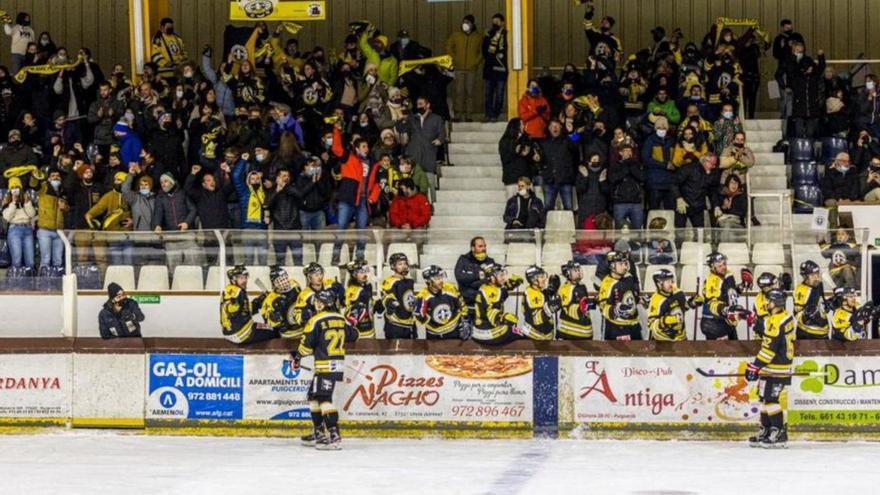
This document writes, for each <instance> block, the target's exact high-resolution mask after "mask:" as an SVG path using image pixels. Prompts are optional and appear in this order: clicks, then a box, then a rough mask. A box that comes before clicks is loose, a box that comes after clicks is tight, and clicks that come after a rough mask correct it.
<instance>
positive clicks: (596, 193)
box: [575, 153, 609, 225]
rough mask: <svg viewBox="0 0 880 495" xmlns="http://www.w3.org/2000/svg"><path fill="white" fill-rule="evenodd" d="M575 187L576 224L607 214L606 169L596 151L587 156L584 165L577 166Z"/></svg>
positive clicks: (607, 188)
mask: <svg viewBox="0 0 880 495" xmlns="http://www.w3.org/2000/svg"><path fill="white" fill-rule="evenodd" d="M575 188H576V189H577V195H578V222H577V224H578V225H583V223H584V220H585V219H587V218H591V217H595V216H596V215H599V214H602V213H604V214H606V215H607V214H608V190H609V186H608V169H607V168H606V167H605V165H604V164H603V163H602V157H601V155H599V154H598V153H591V154H590V155H589V156H588V157H587V163H586V165H581V166H579V167H578V174H577V179H576V182H575Z"/></svg>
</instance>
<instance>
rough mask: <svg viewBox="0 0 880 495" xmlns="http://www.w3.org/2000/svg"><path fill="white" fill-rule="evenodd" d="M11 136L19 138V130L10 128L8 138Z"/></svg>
mask: <svg viewBox="0 0 880 495" xmlns="http://www.w3.org/2000/svg"><path fill="white" fill-rule="evenodd" d="M12 136H18V137H19V138H21V131H19V130H18V129H12V130H11V131H9V135H8V138H9V139H12Z"/></svg>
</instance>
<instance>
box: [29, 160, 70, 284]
mask: <svg viewBox="0 0 880 495" xmlns="http://www.w3.org/2000/svg"><path fill="white" fill-rule="evenodd" d="M66 196H67V193H66V191H65V190H64V189H63V188H62V183H61V171H60V170H58V169H57V168H50V169H49V170H48V171H47V172H46V180H45V181H44V182H43V183H42V184H41V185H40V189H39V190H38V192H37V242H39V243H40V276H41V277H42V276H45V275H49V274H52V275H60V272H61V270H62V267H63V266H64V243H63V242H62V241H61V236H59V235H58V231H60V230H62V229H63V228H64V224H65V215H66V214H67V212H68V210H69V206H68V203H67V199H66Z"/></svg>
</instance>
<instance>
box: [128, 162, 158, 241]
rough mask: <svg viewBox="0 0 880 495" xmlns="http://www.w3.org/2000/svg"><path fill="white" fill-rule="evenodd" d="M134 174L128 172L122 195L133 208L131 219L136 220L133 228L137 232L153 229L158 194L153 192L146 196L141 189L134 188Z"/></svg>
mask: <svg viewBox="0 0 880 495" xmlns="http://www.w3.org/2000/svg"><path fill="white" fill-rule="evenodd" d="M134 177H135V176H134V174H128V176H127V177H126V178H125V182H123V183H122V196H123V197H124V198H125V202H126V203H128V207H129V208H131V219H132V221H133V222H134V224H133V225H132V230H134V231H135V232H148V231H151V230H153V208H154V204H155V202H156V194H155V193H153V192H151V193H150V194H149V195H148V196H144V195H143V194H141V193H140V191H134V190H132V184H134Z"/></svg>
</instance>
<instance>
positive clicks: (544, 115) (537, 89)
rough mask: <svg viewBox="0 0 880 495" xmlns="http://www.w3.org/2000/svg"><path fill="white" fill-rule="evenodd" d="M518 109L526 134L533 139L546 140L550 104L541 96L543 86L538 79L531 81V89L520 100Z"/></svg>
mask: <svg viewBox="0 0 880 495" xmlns="http://www.w3.org/2000/svg"><path fill="white" fill-rule="evenodd" d="M517 109H518V111H519V119H520V120H521V121H522V123H523V130H524V131H525V133H526V134H528V136H529V137H530V138H532V139H544V138H545V137H546V136H547V122H549V121H550V104H549V103H548V102H547V99H546V98H544V95H542V94H541V86H540V85H539V84H538V81H537V80H536V79H532V80H530V81H529V87H528V89H527V90H526V93H525V94H524V95H523V96H522V98H520V99H519V105H518V106H517Z"/></svg>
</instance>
